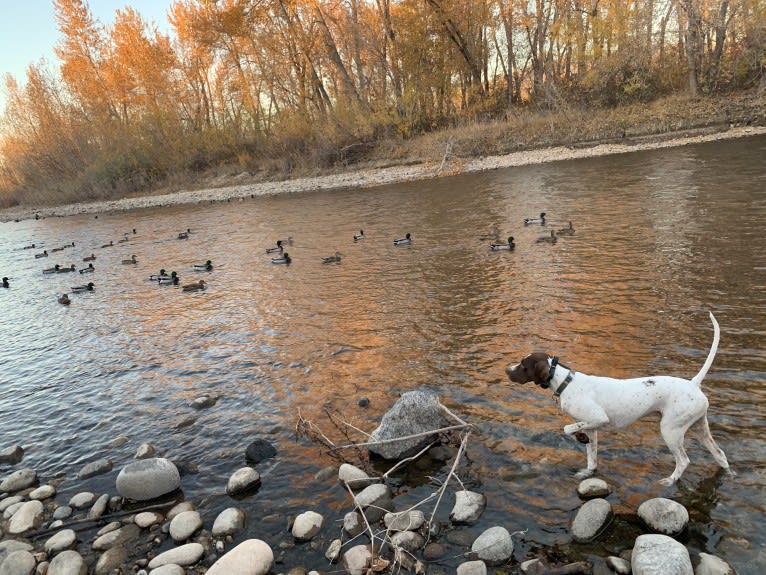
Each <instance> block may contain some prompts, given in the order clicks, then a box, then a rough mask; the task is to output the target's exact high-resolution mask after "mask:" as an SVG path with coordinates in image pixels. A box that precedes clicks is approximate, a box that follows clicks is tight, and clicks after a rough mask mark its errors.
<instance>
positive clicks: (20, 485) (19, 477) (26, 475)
mask: <svg viewBox="0 0 766 575" xmlns="http://www.w3.org/2000/svg"><path fill="white" fill-rule="evenodd" d="M36 482H37V472H35V470H34V469H31V468H29V467H27V468H25V469H19V470H18V471H14V472H13V473H11V474H10V475H9V476H8V477H6V478H5V479H3V480H2V481H0V491H5V492H6V493H14V492H16V491H21V490H22V489H26V488H27V487H32V486H33V485H34V484H35V483H36Z"/></svg>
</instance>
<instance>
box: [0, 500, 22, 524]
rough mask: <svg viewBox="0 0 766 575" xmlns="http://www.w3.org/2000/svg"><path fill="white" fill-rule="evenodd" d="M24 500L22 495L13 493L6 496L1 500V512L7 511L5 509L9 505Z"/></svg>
mask: <svg viewBox="0 0 766 575" xmlns="http://www.w3.org/2000/svg"><path fill="white" fill-rule="evenodd" d="M23 502H24V498H23V497H22V496H21V495H11V496H10V497H6V498H5V499H2V500H0V513H5V510H6V509H8V508H9V507H11V506H13V505H16V504H17V503H23ZM11 515H12V514H11ZM6 519H7V517H6Z"/></svg>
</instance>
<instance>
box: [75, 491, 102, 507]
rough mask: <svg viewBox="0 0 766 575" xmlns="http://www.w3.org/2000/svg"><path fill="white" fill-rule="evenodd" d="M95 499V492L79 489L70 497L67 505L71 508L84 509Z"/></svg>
mask: <svg viewBox="0 0 766 575" xmlns="http://www.w3.org/2000/svg"><path fill="white" fill-rule="evenodd" d="M94 501H96V494H95V493H91V492H90V491H81V492H80V493H77V494H75V495H73V496H72V497H71V499H70V500H69V507H71V508H72V509H85V508H86V507H90V506H91V505H93V502H94Z"/></svg>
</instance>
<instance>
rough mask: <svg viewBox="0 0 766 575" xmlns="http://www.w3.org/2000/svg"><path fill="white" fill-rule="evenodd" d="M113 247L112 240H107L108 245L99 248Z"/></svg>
mask: <svg viewBox="0 0 766 575" xmlns="http://www.w3.org/2000/svg"><path fill="white" fill-rule="evenodd" d="M113 245H114V242H113V241H112V240H109V243H108V244H104V245H103V246H101V247H102V248H110V247H112V246H113Z"/></svg>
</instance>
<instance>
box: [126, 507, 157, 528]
mask: <svg viewBox="0 0 766 575" xmlns="http://www.w3.org/2000/svg"><path fill="white" fill-rule="evenodd" d="M162 519H163V517H162V514H160V513H156V512H154V511H143V512H141V513H139V514H138V515H136V516H135V517H134V518H133V523H135V524H136V525H138V526H139V527H140V528H141V529H147V528H149V527H151V526H152V525H157V524H158V523H162Z"/></svg>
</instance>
